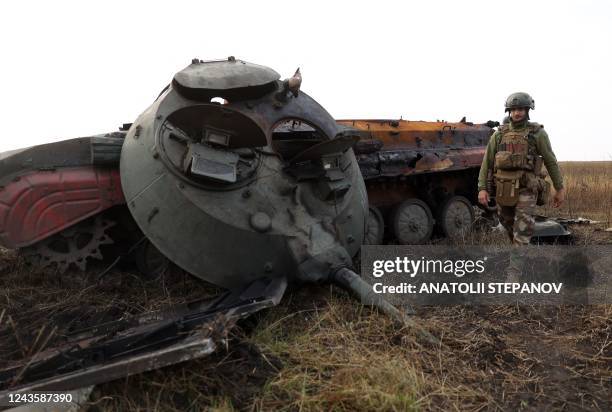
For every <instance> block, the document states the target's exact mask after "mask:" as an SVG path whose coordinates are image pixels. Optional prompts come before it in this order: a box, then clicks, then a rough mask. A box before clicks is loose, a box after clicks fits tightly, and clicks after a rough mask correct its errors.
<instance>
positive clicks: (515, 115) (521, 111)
mask: <svg viewBox="0 0 612 412" xmlns="http://www.w3.org/2000/svg"><path fill="white" fill-rule="evenodd" d="M526 116H527V109H525V108H524V107H518V108H515V109H512V110H510V117H511V118H512V121H513V122H520V121H522V120H524V119H525V117H526Z"/></svg>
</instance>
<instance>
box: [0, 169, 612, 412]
mask: <svg viewBox="0 0 612 412" xmlns="http://www.w3.org/2000/svg"><path fill="white" fill-rule="evenodd" d="M585 176H587V175H586V174H585ZM608 176H610V175H608ZM581 182H582V181H580V180H577V183H576V185H574V186H572V188H573V189H575V188H579V187H580V183H581ZM606 187H608V186H606ZM606 190H609V187H608V189H606ZM607 193H608V192H606V194H605V195H603V196H604V197H602V198H601V199H600V200H598V205H599V206H598V207H601V208H603V209H604V211H603V212H602V211H599V212H597V211H595V212H593V210H591V211H592V212H593V213H592V214H590V215H589V213H588V210H587V211H584V210H579V207H581V206H582V204H581V203H580V202H578V201H577V200H572V199H574V198H570V202H571V204H570V205H567V204H566V206H565V207H572V208H573V209H572V210H563V209H562V210H560V211H555V213H557V214H558V215H562V216H570V215H571V214H572V213H573V214H574V216H573V217H576V216H575V214H580V215H581V216H584V217H592V218H597V219H602V220H603V223H602V224H598V225H584V226H573V227H572V230H573V231H574V233H575V234H576V239H575V241H576V242H577V243H579V244H612V233H610V232H605V231H604V230H603V229H605V228H607V227H609V226H610V213H609V209H607V208H608V207H609V203H606V202H609V199H610V198H609V197H608V195H607ZM569 195H571V196H577V191H575V190H572V191H569ZM570 202H568V203H570ZM601 202H604V203H603V205H602V204H601ZM606 219H607V220H606ZM486 236H492V237H493V238H496V237H497V240H496V241H500V242H501V241H503V234H499V233H498V234H495V233H493V234H487V235H486ZM486 241H491V240H490V238H487V240H486ZM103 269H104V267H102V266H100V267H94V268H93V269H92V270H91V271H89V272H87V273H86V274H82V273H79V272H76V273H68V274H65V275H63V276H58V275H55V274H49V273H38V272H36V271H34V270H32V269H31V268H29V267H28V266H27V265H26V264H25V263H24V262H23V261H22V260H21V258H19V257H18V256H17V255H16V254H15V253H14V252H10V251H6V250H0V369H2V368H3V367H6V366H8V365H11V364H12V363H14V362H16V361H19V360H20V359H23V358H24V357H27V356H29V355H31V354H33V353H36V352H37V351H39V350H41V349H42V347H43V346H45V345H46V346H50V345H52V344H53V342H54V339H55V338H56V337H57V336H60V335H61V334H63V333H69V332H70V331H73V330H75V329H78V328H80V327H83V326H86V325H91V324H95V323H99V322H102V321H105V320H110V319H116V318H119V317H122V316H126V315H130V314H138V313H143V312H146V311H150V310H157V309H160V308H163V307H166V306H169V305H172V304H176V303H180V302H185V301H189V300H193V299H195V298H200V297H202V296H212V295H214V294H216V293H218V292H219V291H218V290H217V289H215V288H213V287H211V286H209V285H207V284H206V283H204V282H202V281H199V280H198V279H195V278H193V277H191V276H189V275H187V274H185V273H184V272H182V271H180V270H178V269H172V270H169V271H168V272H167V273H166V274H165V275H164V276H162V277H160V278H159V279H156V280H144V279H142V278H141V277H139V276H137V275H135V274H134V273H135V272H133V271H131V270H129V269H117V270H113V271H111V272H110V273H108V274H107V275H106V276H104V277H103V278H102V279H98V274H99V273H100V272H101V271H102V270H103ZM414 319H415V321H416V322H417V324H418V325H419V326H421V327H423V328H425V329H426V330H427V331H429V332H430V333H431V334H433V335H434V336H435V337H437V338H438V339H439V341H440V342H439V343H438V344H431V343H429V342H426V341H423V340H422V339H421V338H419V335H418V334H417V333H416V332H415V330H414V329H410V328H398V327H397V326H396V325H394V324H393V323H392V322H391V321H390V320H389V319H388V318H387V317H386V316H384V315H382V314H378V313H376V312H373V311H371V310H369V309H367V308H364V307H362V306H360V305H359V304H357V303H356V302H355V301H354V300H353V299H351V298H350V297H349V296H347V295H346V294H345V293H344V292H343V291H340V290H338V289H335V288H333V287H330V286H316V287H315V286H311V287H306V288H302V289H299V290H293V291H290V292H289V293H288V294H287V295H286V296H285V298H284V299H283V301H282V302H281V304H280V305H279V306H277V307H275V308H272V309H270V310H267V311H265V312H263V313H261V314H258V315H256V316H255V317H254V318H252V319H249V320H248V321H247V322H244V323H242V324H240V325H239V326H238V327H237V328H235V329H234V331H233V332H232V336H231V339H230V342H229V345H228V347H227V349H222V350H220V351H218V352H217V353H215V354H214V355H212V356H210V357H208V358H204V359H200V360H196V361H190V362H186V363H183V364H179V365H174V366H171V367H167V368H164V369H161V370H156V371H152V372H148V373H144V374H141V375H138V376H133V377H129V378H124V379H119V380H116V381H113V382H109V383H106V384H103V385H99V386H97V387H96V389H95V390H94V393H93V394H92V396H91V399H90V404H89V405H88V406H89V410H92V411H106V410H113V411H114V410H117V411H126V410H130V411H141V410H142V411H145V410H146V411H151V410H159V411H167V410H177V411H185V410H223V411H226V410H227V411H229V410H290V411H293V410H317V411H318V410H321V411H323V410H325V411H326V410H339V411H345V410H346V411H353V410H363V411H370V410H382V411H386V410H388V411H403V410H443V411H447V410H504V411H506V410H507V411H514V410H533V411H536V410H537V411H540V410H601V411H608V410H612V305H591V306H561V307H546V306H538V307H536V306H533V307H532V306H494V307H491V306H486V307H485V306H452V307H426V308H421V309H419V311H418V313H417V314H416V316H415V317H414Z"/></svg>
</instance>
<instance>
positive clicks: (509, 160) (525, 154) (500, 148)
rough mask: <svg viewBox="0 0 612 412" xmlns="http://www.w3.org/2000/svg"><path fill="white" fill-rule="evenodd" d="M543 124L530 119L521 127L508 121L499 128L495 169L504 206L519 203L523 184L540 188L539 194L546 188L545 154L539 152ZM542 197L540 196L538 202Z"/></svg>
mask: <svg viewBox="0 0 612 412" xmlns="http://www.w3.org/2000/svg"><path fill="white" fill-rule="evenodd" d="M540 128H542V126H541V125H539V124H537V123H528V125H527V127H526V128H524V129H521V130H510V126H509V125H507V124H505V125H503V126H502V127H501V128H500V129H499V135H498V139H499V140H498V141H497V153H496V154H495V163H494V173H495V186H496V194H495V201H496V202H497V204H499V205H500V206H516V204H517V202H518V198H519V191H520V189H523V188H529V189H532V190H533V191H534V192H536V191H537V192H538V195H540V192H543V190H544V188H543V186H544V180H543V179H541V168H542V157H541V156H539V155H538V152H537V145H536V141H535V134H536V133H537V131H538V130H539V129H540ZM540 179H541V180H542V181H541V182H540ZM542 201H543V200H542V199H539V202H538V203H540V202H542ZM544 201H545V199H544Z"/></svg>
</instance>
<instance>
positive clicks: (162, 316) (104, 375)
mask: <svg viewBox="0 0 612 412" xmlns="http://www.w3.org/2000/svg"><path fill="white" fill-rule="evenodd" d="M286 287H287V281H286V279H284V278H274V279H259V280H256V281H255V282H253V283H251V284H249V285H248V286H246V287H244V288H241V289H237V290H234V291H229V292H226V293H225V294H223V295H221V296H219V297H217V298H214V299H206V300H201V301H198V302H192V303H189V304H185V305H181V306H176V307H173V308H172V309H170V310H167V311H165V312H160V313H152V314H147V315H143V316H140V317H135V318H130V319H126V320H120V321H116V322H111V323H107V324H103V325H98V326H96V327H93V328H90V329H87V330H84V331H80V332H76V333H75V334H73V335H71V336H70V337H68V338H67V339H66V341H65V342H64V343H63V344H62V345H61V346H60V347H56V348H51V349H47V350H45V351H43V352H41V353H39V354H37V355H35V356H34V357H32V358H30V359H24V360H22V361H21V362H20V363H19V364H16V365H13V366H11V367H10V368H8V369H5V370H2V371H0V388H2V389H4V390H3V391H2V392H0V404H2V403H3V402H5V401H6V398H7V397H8V394H9V393H12V394H15V393H25V392H32V391H44V390H50V391H67V390H73V389H76V388H81V387H83V386H89V385H96V384H99V383H102V382H107V381H110V380H113V379H117V378H120V377H124V376H130V375H133V374H136V373H141V372H145V371H149V370H153V369H158V368H161V367H164V366H168V365H172V364H176V363H180V362H184V361H187V360H190V359H195V358H199V357H202V356H206V355H208V354H211V353H212V352H214V350H215V349H216V347H217V346H218V345H219V343H225V342H226V335H227V332H228V331H229V329H230V328H231V327H232V326H233V325H234V324H235V322H236V321H237V320H238V319H241V318H244V317H247V316H249V315H251V314H253V313H255V312H257V311H260V310H262V309H265V308H269V307H272V306H275V305H277V304H278V303H279V302H280V300H281V298H282V296H283V294H284V292H285V289H286Z"/></svg>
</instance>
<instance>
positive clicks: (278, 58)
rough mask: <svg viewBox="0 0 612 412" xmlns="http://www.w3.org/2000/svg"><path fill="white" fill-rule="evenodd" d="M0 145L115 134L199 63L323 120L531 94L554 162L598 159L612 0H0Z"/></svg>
mask: <svg viewBox="0 0 612 412" xmlns="http://www.w3.org/2000/svg"><path fill="white" fill-rule="evenodd" d="M0 44H1V51H2V53H1V62H0V63H1V64H0V81H1V82H2V88H1V91H2V92H1V94H0V119H1V120H2V136H1V137H0V151H5V150H11V149H16V148H19V147H24V146H31V145H34V144H39V143H44V142H50V141H55V140H61V139H65V138H71V137H78V136H86V135H91V134H96V133H102V132H107V131H112V130H115V129H116V128H117V127H118V126H119V125H120V124H122V123H128V122H132V121H133V120H134V119H135V118H136V117H137V116H138V115H139V114H140V113H141V112H142V111H144V109H146V107H147V106H148V105H149V104H151V103H152V101H153V100H154V99H155V97H156V96H157V94H158V93H159V92H160V91H161V89H162V88H163V87H164V86H165V85H166V84H167V83H168V82H169V81H170V80H171V79H172V76H173V74H174V73H175V72H176V71H178V70H180V69H182V68H183V67H185V66H186V65H188V64H189V63H190V61H191V59H192V58H193V57H198V58H201V59H206V60H209V59H215V58H225V57H227V56H229V55H234V56H236V57H237V58H239V59H243V60H247V61H250V62H253V63H258V64H263V65H266V66H269V67H272V68H273V69H275V70H276V71H278V72H279V73H281V75H282V76H283V77H287V76H290V75H291V74H292V73H293V72H294V71H295V69H296V68H297V67H298V66H299V67H300V68H301V71H302V75H303V79H304V80H303V83H302V90H304V91H306V92H307V93H309V94H310V95H311V96H312V97H314V98H315V99H316V100H318V101H319V103H321V104H322V105H323V106H324V107H325V108H326V109H327V110H328V111H329V112H330V113H331V114H332V115H333V116H334V117H336V118H399V117H400V116H402V117H403V118H404V119H408V120H436V119H444V120H448V121H458V120H459V119H460V118H461V117H463V116H464V115H465V116H467V118H468V120H469V121H474V122H485V121H487V120H489V119H492V120H501V119H502V117H503V104H504V101H505V98H506V96H507V95H508V94H510V93H512V92H514V91H526V92H529V93H530V94H531V95H532V96H533V97H534V98H535V101H536V110H535V111H534V112H532V116H531V117H532V120H533V121H537V122H539V123H542V124H544V125H545V128H546V130H547V131H548V133H549V136H550V138H551V142H552V145H553V149H554V151H555V152H556V154H557V158H558V159H560V160H612V133H611V131H610V127H609V123H608V120H609V116H610V113H611V109H612V80H611V76H612V2H610V1H607V0H601V1H554V2H553V1H550V2H548V1H522V0H513V1H468V0H463V1H427V2H399V1H383V0H378V1H366V2H358V1H350V2H332V1H327V2H316V3H315V2H306V1H284V2H281V1H279V2H266V1H244V2H242V1H209V2H205V1H197V2H196V1H176V0H175V1H172V2H170V1H168V2H152V1H143V2H135V1H134V2H128V1H109V0H106V1H97V2H95V3H93V2H87V1H78V2H77V1H75V2H67V1H58V0H56V1H45V2H43V1H24V0H21V1H2V3H1V5H0Z"/></svg>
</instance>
